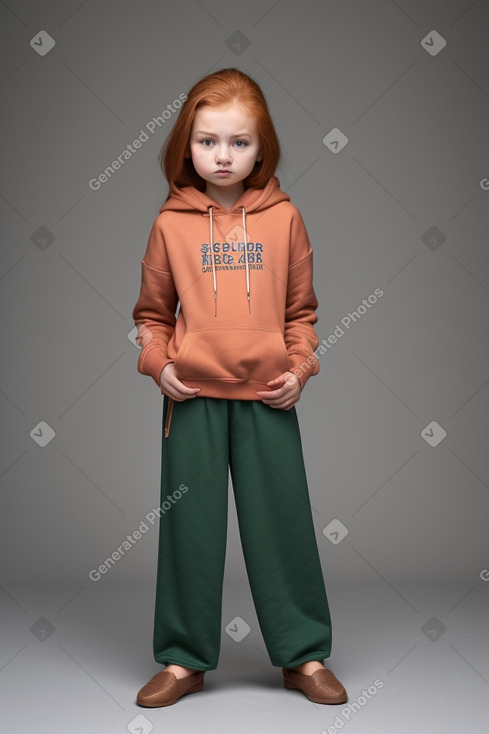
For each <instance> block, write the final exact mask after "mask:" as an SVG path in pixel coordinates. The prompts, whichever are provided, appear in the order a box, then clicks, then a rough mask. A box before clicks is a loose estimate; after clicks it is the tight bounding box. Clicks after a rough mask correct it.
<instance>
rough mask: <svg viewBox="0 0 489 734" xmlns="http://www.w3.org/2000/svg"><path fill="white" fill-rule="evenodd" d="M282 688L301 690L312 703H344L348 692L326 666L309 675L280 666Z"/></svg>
mask: <svg viewBox="0 0 489 734" xmlns="http://www.w3.org/2000/svg"><path fill="white" fill-rule="evenodd" d="M282 673H283V675H284V688H296V689H297V690H299V691H302V692H303V693H304V694H305V695H306V696H307V698H308V699H309V701H312V702H313V703H345V702H346V701H348V694H347V692H346V690H345V689H344V687H343V685H342V684H341V683H340V681H339V680H338V678H337V677H336V676H335V675H334V673H333V671H332V670H328V668H320V669H319V670H315V671H314V673H312V674H311V675H304V673H299V671H298V670H293V669H291V668H282Z"/></svg>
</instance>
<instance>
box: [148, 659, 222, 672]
mask: <svg viewBox="0 0 489 734" xmlns="http://www.w3.org/2000/svg"><path fill="white" fill-rule="evenodd" d="M155 660H156V662H157V663H158V664H159V665H165V666H166V665H169V664H170V663H173V665H182V666H183V667H185V668H195V670H215V669H216V668H217V665H214V667H211V666H208V667H205V668H202V667H198V666H196V665H195V663H193V662H192V661H190V660H177V659H176V658H165V660H157V658H155Z"/></svg>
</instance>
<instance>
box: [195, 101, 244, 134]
mask: <svg viewBox="0 0 489 734" xmlns="http://www.w3.org/2000/svg"><path fill="white" fill-rule="evenodd" d="M196 130H205V132H215V133H216V134H223V135H224V134H232V132H233V131H234V130H238V132H239V133H243V132H245V131H246V132H248V133H249V134H250V135H256V133H257V125H256V120H255V118H254V117H253V116H251V115H250V114H249V113H248V112H247V111H246V109H245V108H244V107H243V106H242V105H239V104H237V103H236V102H233V103H232V104H227V105H220V106H219V107H215V106H214V105H204V106H203V107H200V108H199V109H198V110H197V111H196V112H195V116H194V122H193V125H192V132H194V131H196Z"/></svg>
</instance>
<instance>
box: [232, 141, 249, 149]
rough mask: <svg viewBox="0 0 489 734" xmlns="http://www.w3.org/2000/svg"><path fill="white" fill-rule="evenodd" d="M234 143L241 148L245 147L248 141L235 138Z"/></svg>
mask: <svg viewBox="0 0 489 734" xmlns="http://www.w3.org/2000/svg"><path fill="white" fill-rule="evenodd" d="M235 145H237V146H238V148H241V149H242V148H246V146H247V145H248V143H247V142H246V140H237V141H236V143H235Z"/></svg>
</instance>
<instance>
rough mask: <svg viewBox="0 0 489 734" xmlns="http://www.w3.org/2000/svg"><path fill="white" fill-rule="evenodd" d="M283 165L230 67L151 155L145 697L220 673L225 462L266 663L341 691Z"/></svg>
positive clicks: (304, 306)
mask: <svg viewBox="0 0 489 734" xmlns="http://www.w3.org/2000/svg"><path fill="white" fill-rule="evenodd" d="M279 158H280V147H279V142H278V139H277V135H276V132H275V129H274V126H273V123H272V120H271V117H270V114H269V111H268V107H267V103H266V101H265V98H264V96H263V93H262V91H261V89H260V87H259V86H258V85H257V84H256V82H254V81H253V80H252V79H251V78H250V77H249V76H247V75H246V74H244V73H242V72H241V71H239V70H237V69H234V68H231V69H222V70H221V71H218V72H216V73H214V74H209V75H208V76H206V77H204V78H203V79H201V80H200V81H199V82H198V83H197V84H196V85H195V86H194V87H193V88H192V89H191V91H190V92H189V95H188V97H187V99H186V100H185V102H184V104H183V106H182V108H181V110H180V113H179V116H178V118H177V120H176V122H175V125H174V127H173V129H172V131H171V133H170V135H169V137H168V139H167V141H166V142H165V144H164V145H163V148H162V150H161V154H160V162H161V166H162V169H163V171H164V174H165V176H166V178H167V180H168V184H169V194H168V196H167V198H166V201H165V203H164V204H163V206H162V207H161V209H160V214H159V216H158V217H157V218H156V220H155V221H154V223H153V227H152V229H151V233H150V236H149V241H148V245H147V248H146V252H145V255H144V258H143V260H142V280H141V291H140V296H139V300H138V301H137V303H136V305H135V307H134V311H133V319H134V322H135V324H136V325H137V326H138V337H137V342H138V344H139V345H140V346H141V347H142V349H141V352H140V355H139V359H138V365H137V368H138V371H139V372H140V373H142V374H145V375H149V376H151V377H152V378H153V379H154V380H155V382H156V384H157V385H158V387H159V388H160V390H161V393H162V395H163V396H164V398H163V419H162V422H163V426H162V428H163V438H162V454H161V500H162V503H161V508H160V510H161V514H159V518H160V519H159V523H160V525H159V547H158V570H157V586H156V604H155V619H154V637H153V652H154V658H155V660H156V661H157V662H158V663H161V664H164V665H165V666H166V667H165V668H164V670H162V671H160V672H159V673H157V674H156V675H155V676H153V678H152V679H151V680H150V681H149V683H147V684H146V685H145V686H143V688H142V689H141V690H140V691H139V693H138V695H137V703H138V704H140V705H142V706H153V707H154V706H168V705H170V704H173V703H175V702H176V701H177V700H178V699H179V698H180V697H181V696H183V695H185V694H187V693H193V692H196V691H201V690H202V688H203V681H204V674H205V671H206V670H214V669H215V668H216V667H217V661H218V656H219V652H220V642H221V612H222V584H223V574H224V563H225V550H226V531H227V513H228V506H227V502H228V468H229V469H230V472H231V478H232V484H233V492H234V497H235V501H236V510H237V516H238V524H239V532H240V538H241V543H242V548H243V555H244V559H245V564H246V570H247V574H248V578H249V583H250V588H251V591H252V595H253V601H254V605H255V609H256V613H257V617H258V621H259V625H260V629H261V632H262V634H263V638H264V641H265V645H266V647H267V650H268V653H269V656H270V660H271V663H272V665H274V666H281V667H282V673H283V677H284V685H285V688H294V689H298V690H300V691H302V692H303V693H304V694H305V695H306V696H307V697H308V698H309V700H311V701H314V702H315V703H325V704H332V703H344V702H345V701H347V693H346V691H345V689H344V687H343V686H342V684H341V683H340V682H339V681H338V679H337V678H336V677H335V676H334V674H333V673H332V671H331V670H328V669H326V668H325V667H324V664H323V659H324V658H327V657H329V656H330V654H331V619H330V611H329V607H328V600H327V597H326V590H325V587H324V581H323V576H322V570H321V565H320V559H319V553H318V548H317V544H316V538H315V534H314V526H313V520H312V512H311V507H310V500H309V493H308V486H307V481H306V474H305V469H304V462H303V456H302V446H301V438H300V433H299V427H298V420H297V415H296V410H295V407H294V406H295V404H296V403H297V401H298V400H299V398H300V394H301V391H302V390H303V388H304V386H305V384H306V382H307V380H308V379H309V377H311V376H312V375H315V374H317V373H318V371H319V365H318V361H317V358H316V356H315V354H314V350H315V349H316V348H317V346H318V338H317V335H316V332H315V329H314V324H315V323H316V321H317V315H316V313H315V311H316V308H317V305H318V304H317V300H316V296H315V293H314V290H313V286H312V247H311V245H310V242H309V239H308V235H307V232H306V229H305V226H304V223H303V220H302V217H301V214H300V212H299V210H298V209H297V208H296V207H295V206H294V205H293V204H292V203H291V202H290V197H289V196H288V195H287V194H285V193H284V192H283V191H282V190H281V189H280V182H279V180H278V178H276V177H275V176H274V175H273V174H274V172H275V169H276V167H277V165H278V162H279ZM248 631H249V628H248V626H247V624H246V622H244V620H242V619H241V617H236V618H235V619H234V620H233V621H232V623H231V624H230V625H229V634H230V635H232V636H234V639H236V640H240V639H242V638H243V637H244V636H245V635H246V634H247V632H248Z"/></svg>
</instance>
